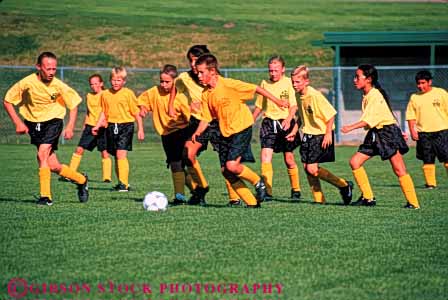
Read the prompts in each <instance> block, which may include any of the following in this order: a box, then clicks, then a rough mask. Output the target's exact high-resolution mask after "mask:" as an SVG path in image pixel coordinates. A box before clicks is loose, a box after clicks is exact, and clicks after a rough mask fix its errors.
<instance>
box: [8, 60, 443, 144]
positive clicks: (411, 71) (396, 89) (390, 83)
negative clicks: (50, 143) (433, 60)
mask: <svg viewBox="0 0 448 300" xmlns="http://www.w3.org/2000/svg"><path fill="white" fill-rule="evenodd" d="M377 68H378V71H379V78H380V83H381V85H382V86H383V88H384V89H385V90H386V91H387V93H388V94H389V96H390V99H391V100H392V107H393V110H394V112H395V115H396V117H397V119H398V120H399V122H400V125H401V126H402V128H403V129H406V128H407V125H406V122H405V111H406V105H407V102H408V100H409V96H410V95H411V94H412V93H413V92H415V91H416V86H415V79H414V78H415V74H416V73H417V72H418V71H420V70H423V69H426V70H429V71H431V73H432V74H433V77H434V79H433V85H434V86H438V87H442V88H445V89H447V88H448V65H438V66H378V67H377ZM110 70H111V69H110V68H81V67H58V74H57V75H58V77H59V78H60V79H62V80H63V81H64V82H66V83H67V84H69V85H70V86H71V87H73V88H74V89H75V90H77V91H78V92H79V93H80V95H85V94H86V93H87V92H88V91H89V84H88V77H89V76H90V75H91V74H93V73H99V74H101V75H102V76H103V78H104V79H105V80H106V79H107V78H109V74H110ZM310 70H311V72H310V76H311V77H310V79H311V85H312V86H313V87H315V88H317V89H318V90H320V91H322V92H323V93H324V95H325V96H326V97H327V98H328V99H329V100H330V102H331V103H332V104H333V105H334V107H335V108H336V110H337V111H338V115H337V119H336V122H335V123H336V141H337V142H338V143H359V142H360V141H361V140H362V138H363V136H364V132H363V130H362V129H359V130H357V131H354V132H353V133H350V134H347V135H342V134H341V133H340V131H339V128H340V127H341V126H342V125H344V124H347V123H352V122H355V121H357V120H358V119H359V117H360V116H361V111H360V109H361V99H362V97H361V93H360V92H359V91H357V90H356V89H355V88H354V87H353V75H354V73H355V70H356V67H311V68H310ZM127 71H128V79H127V87H129V88H131V89H132V90H134V92H135V93H136V95H139V94H140V93H142V92H143V91H145V90H146V89H148V88H150V87H152V86H154V85H157V84H158V80H159V78H158V77H159V69H143V68H128V69H127ZM180 71H184V70H182V69H180ZM290 71H291V70H290V69H288V70H287V74H289V73H290ZM32 72H35V68H34V66H0V95H2V97H3V96H4V95H5V93H6V91H7V90H8V88H9V87H10V86H11V85H12V84H14V83H15V82H17V81H18V80H20V79H21V78H23V77H25V76H27V75H28V74H30V73H32ZM221 72H222V74H223V75H224V76H225V77H231V78H235V79H240V80H243V81H247V82H252V83H255V84H258V83H260V82H261V80H262V79H266V78H268V73H267V69H266V68H240V69H226V68H223V69H221ZM84 114H85V105H81V106H80V108H79V117H78V122H77V126H76V131H75V137H74V138H73V139H72V140H71V141H61V142H63V143H64V142H67V143H77V142H78V140H79V135H80V133H81V128H82V121H83V120H84ZM258 125H259V123H257V124H256V127H258ZM145 129H146V130H147V131H148V132H149V134H148V135H147V136H148V137H149V140H159V137H158V136H156V135H155V134H152V133H153V130H152V126H151V122H149V121H145ZM254 140H255V141H257V140H258V130H256V129H255V130H254ZM0 143H3V144H4V143H29V138H28V136H17V135H16V134H15V129H14V126H13V125H12V123H11V122H10V120H9V118H8V116H7V114H6V112H5V110H4V109H1V110H0Z"/></svg>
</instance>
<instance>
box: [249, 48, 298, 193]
mask: <svg viewBox="0 0 448 300" xmlns="http://www.w3.org/2000/svg"><path fill="white" fill-rule="evenodd" d="M268 68H269V80H263V81H261V83H260V87H262V88H264V89H265V90H267V91H269V92H270V93H271V94H272V95H274V96H276V97H277V98H280V99H283V100H286V101H288V102H289V109H286V108H280V107H278V106H277V105H275V104H274V103H273V102H271V101H268V99H267V98H266V97H263V96H262V95H258V96H257V100H256V101H255V109H254V111H253V113H252V115H253V118H254V121H255V120H256V119H257V117H258V116H259V115H260V114H261V113H262V112H263V111H264V115H263V121H262V123H261V128H260V143H261V176H262V177H263V180H264V182H265V184H266V198H265V199H264V200H265V201H269V200H272V178H273V174H274V172H273V168H272V155H273V153H274V152H275V153H280V152H282V153H283V159H284V161H285V165H286V168H287V171H288V176H289V182H290V184H291V199H293V200H295V201H297V200H299V199H300V183H299V169H298V168H297V164H296V161H295V159H294V152H293V151H294V149H296V148H297V147H298V146H299V144H300V135H298V134H297V135H296V136H295V138H294V139H293V140H292V141H288V140H287V139H286V136H287V134H289V133H290V132H291V130H292V129H293V128H294V125H295V119H294V117H295V114H296V112H297V102H296V96H295V91H294V88H293V87H292V84H291V79H290V78H289V77H287V76H285V70H286V69H285V61H284V60H283V58H282V57H281V56H273V57H271V58H270V59H269V61H268Z"/></svg>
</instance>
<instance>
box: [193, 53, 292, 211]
mask: <svg viewBox="0 0 448 300" xmlns="http://www.w3.org/2000/svg"><path fill="white" fill-rule="evenodd" d="M196 69H197V71H198V77H199V80H200V82H201V84H202V85H204V86H205V87H206V88H205V89H204V91H203V93H202V100H203V104H202V113H203V116H204V120H201V122H200V124H199V126H198V129H197V130H196V132H195V133H194V134H193V137H192V141H193V142H195V141H196V137H198V136H200V135H201V133H202V132H204V130H205V129H206V128H207V126H208V122H210V121H211V120H212V119H217V120H218V122H219V130H220V134H221V141H220V144H219V149H218V153H219V159H220V162H221V171H222V173H223V175H224V177H225V178H226V179H227V180H228V181H229V182H230V184H231V185H232V187H233V189H234V190H235V191H236V193H237V194H238V196H239V198H240V199H242V200H243V201H244V202H245V203H246V205H247V207H250V208H258V207H260V202H261V201H262V200H263V199H264V198H265V196H266V186H265V184H264V182H263V179H262V178H261V177H260V176H258V175H257V174H256V173H255V172H254V171H252V170H251V169H250V168H249V167H247V166H245V165H243V164H242V163H241V159H242V158H243V157H245V158H246V161H247V160H249V157H250V156H251V160H252V161H254V159H253V156H252V155H251V154H252V151H251V147H250V141H251V139H252V125H253V123H254V119H253V117H252V113H251V111H250V109H249V107H248V106H247V105H246V103H245V101H248V100H252V99H253V97H254V96H255V93H258V94H261V95H263V96H265V97H266V98H268V99H270V100H271V101H273V102H275V103H276V104H277V105H279V106H281V107H288V106H289V104H288V102H287V101H284V100H279V99H277V98H276V97H274V96H273V95H272V94H271V93H269V92H268V91H266V90H265V89H263V88H261V87H259V86H257V85H255V84H250V83H246V82H242V81H239V80H235V79H231V78H224V77H222V76H220V73H219V68H218V60H217V59H216V57H215V56H213V55H212V54H204V55H201V56H200V57H199V58H198V59H197V60H196ZM243 180H246V181H248V182H249V183H250V184H251V185H253V186H254V187H255V189H256V191H257V196H256V197H255V196H254V195H253V194H252V193H251V191H250V190H249V189H248V188H247V186H246V184H245V183H244V182H243Z"/></svg>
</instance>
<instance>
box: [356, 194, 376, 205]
mask: <svg viewBox="0 0 448 300" xmlns="http://www.w3.org/2000/svg"><path fill="white" fill-rule="evenodd" d="M351 205H352V206H375V205H376V200H375V197H373V199H366V198H364V197H363V196H361V197H359V199H358V200H357V201H355V202H352V204H351Z"/></svg>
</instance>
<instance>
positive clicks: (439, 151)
mask: <svg viewBox="0 0 448 300" xmlns="http://www.w3.org/2000/svg"><path fill="white" fill-rule="evenodd" d="M415 82H416V84H417V89H418V90H419V92H418V93H415V94H412V96H411V98H410V99H409V103H408V107H407V110H406V120H407V121H408V124H409V130H410V132H411V137H412V139H413V140H414V141H417V159H420V160H422V161H423V174H424V176H425V181H426V184H425V186H426V188H428V189H433V188H435V187H436V186H437V181H436V165H435V161H436V157H437V158H438V159H439V161H440V162H441V163H443V164H444V165H445V169H446V171H447V174H448V93H447V92H446V91H445V90H444V89H441V88H438V87H433V86H432V75H431V73H430V72H429V71H426V70H425V71H420V72H418V73H417V75H416V76H415ZM416 128H417V130H416Z"/></svg>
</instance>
